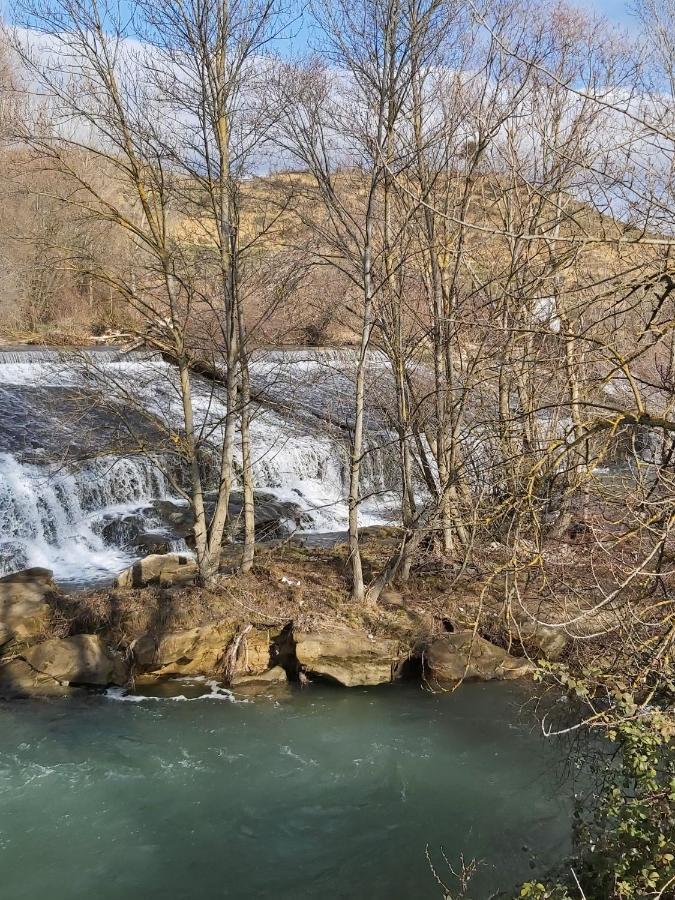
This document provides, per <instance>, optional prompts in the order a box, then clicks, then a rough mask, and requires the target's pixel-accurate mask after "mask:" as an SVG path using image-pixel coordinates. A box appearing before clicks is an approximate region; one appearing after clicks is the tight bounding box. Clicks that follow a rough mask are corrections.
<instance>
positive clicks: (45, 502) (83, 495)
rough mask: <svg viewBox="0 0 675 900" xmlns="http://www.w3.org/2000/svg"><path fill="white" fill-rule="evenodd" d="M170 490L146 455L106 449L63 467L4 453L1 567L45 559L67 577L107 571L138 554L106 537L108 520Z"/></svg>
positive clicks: (0, 465) (0, 461)
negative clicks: (73, 467)
mask: <svg viewBox="0 0 675 900" xmlns="http://www.w3.org/2000/svg"><path fill="white" fill-rule="evenodd" d="M165 494H166V488H165V484H164V479H163V477H162V476H161V474H160V473H159V472H157V471H156V470H155V469H154V468H153V467H152V466H151V465H150V464H149V463H147V462H145V461H143V460H137V459H124V458H121V459H115V458H113V457H103V458H101V459H99V460H96V461H95V462H90V463H88V464H87V465H85V466H83V467H82V468H80V469H79V470H77V471H76V472H65V471H61V472H60V471H52V470H50V469H49V468H48V467H45V466H36V465H31V464H22V463H21V462H19V461H18V460H17V459H16V458H15V457H14V456H12V455H11V454H9V453H0V573H1V574H5V573H7V572H11V571H15V570H16V569H20V568H23V567H25V566H45V567H47V568H50V569H53V570H54V572H55V573H57V574H58V577H59V578H60V579H61V580H62V581H65V582H71V581H74V582H84V581H95V580H98V579H99V578H102V577H105V576H106V575H109V574H110V573H111V572H115V571H116V570H119V569H121V568H123V567H124V566H125V565H127V564H128V563H129V562H130V561H131V559H133V556H132V555H131V554H129V553H128V552H124V551H123V550H122V549H121V548H119V547H116V546H115V545H114V544H111V543H110V542H108V541H106V540H105V539H104V536H103V534H102V529H103V528H104V526H105V523H106V520H113V518H115V517H118V518H121V517H123V516H124V515H129V514H130V513H133V512H137V511H138V510H141V509H144V508H145V507H147V506H148V504H149V503H150V502H151V501H152V500H153V499H154V498H156V497H161V496H163V495H165Z"/></svg>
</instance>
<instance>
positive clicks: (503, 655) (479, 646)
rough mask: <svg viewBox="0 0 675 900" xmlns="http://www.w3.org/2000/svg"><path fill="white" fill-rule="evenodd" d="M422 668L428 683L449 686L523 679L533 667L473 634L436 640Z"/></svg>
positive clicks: (455, 634)
mask: <svg viewBox="0 0 675 900" xmlns="http://www.w3.org/2000/svg"><path fill="white" fill-rule="evenodd" d="M424 667H425V673H426V677H427V680H428V681H429V682H431V683H433V682H439V683H449V684H456V683H457V682H458V681H461V680H462V679H464V678H473V679H479V680H481V681H492V680H494V679H512V678H522V677H523V676H525V675H529V674H530V673H531V672H532V671H533V668H534V667H533V666H532V664H531V663H530V662H528V660H526V659H516V657H514V656H511V655H510V654H509V653H507V652H506V650H503V649H502V648H501V647H496V646H495V645H494V644H491V643H490V642H489V641H486V640H485V639H484V638H482V637H480V636H479V635H477V634H474V633H473V631H458V632H455V633H452V634H445V635H443V637H439V638H436V639H435V640H434V641H432V642H431V644H429V646H428V647H427V649H426V651H425V653H424Z"/></svg>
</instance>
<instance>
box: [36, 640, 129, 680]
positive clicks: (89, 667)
mask: <svg viewBox="0 0 675 900" xmlns="http://www.w3.org/2000/svg"><path fill="white" fill-rule="evenodd" d="M22 656H23V658H24V660H25V661H26V662H27V663H28V665H29V666H31V668H32V669H34V670H35V671H36V672H40V673H41V674H43V675H48V676H50V677H51V678H54V679H56V681H60V682H62V683H66V684H91V685H101V686H104V685H107V684H119V685H122V684H125V683H126V681H127V671H126V665H125V663H124V661H123V660H122V659H121V657H119V656H115V655H113V654H112V653H110V652H109V651H108V650H107V648H106V646H105V644H104V643H103V641H102V640H101V639H100V638H99V637H97V636H96V635H93V634H78V635H75V636H74V637H69V638H53V639H52V640H50V641H44V642H43V643H41V644H36V645H35V646H33V647H30V648H29V649H28V650H26V651H25V652H24V653H23V654H22Z"/></svg>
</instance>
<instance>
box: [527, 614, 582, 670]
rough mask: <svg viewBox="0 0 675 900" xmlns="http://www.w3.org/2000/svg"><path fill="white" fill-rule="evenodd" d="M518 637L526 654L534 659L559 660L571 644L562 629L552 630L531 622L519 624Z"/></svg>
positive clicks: (547, 626)
mask: <svg viewBox="0 0 675 900" xmlns="http://www.w3.org/2000/svg"><path fill="white" fill-rule="evenodd" d="M518 636H519V638H520V641H521V643H522V645H523V648H524V649H525V652H526V653H527V655H528V656H530V657H531V658H533V659H539V658H541V657H544V659H550V660H553V661H555V660H558V659H560V658H561V656H562V655H563V654H564V652H565V650H566V649H567V647H568V646H569V643H570V638H569V636H568V635H567V634H565V632H564V631H563V630H562V628H551V627H550V626H549V625H541V624H540V623H539V622H534V621H530V620H528V621H526V622H520V623H519V625H518Z"/></svg>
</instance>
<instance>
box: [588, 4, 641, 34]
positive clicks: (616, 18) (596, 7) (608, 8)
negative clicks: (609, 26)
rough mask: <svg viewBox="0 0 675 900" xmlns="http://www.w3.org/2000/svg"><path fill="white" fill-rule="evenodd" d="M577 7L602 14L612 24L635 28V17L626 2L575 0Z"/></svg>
mask: <svg viewBox="0 0 675 900" xmlns="http://www.w3.org/2000/svg"><path fill="white" fill-rule="evenodd" d="M574 2H575V5H576V6H580V7H581V8H582V9H588V10H591V11H593V12H600V13H602V14H603V15H604V16H607V18H608V19H609V20H610V21H611V22H616V23H617V24H619V25H624V26H627V27H628V28H630V27H635V17H634V16H633V15H631V13H630V11H629V9H628V4H627V3H624V0H574Z"/></svg>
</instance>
